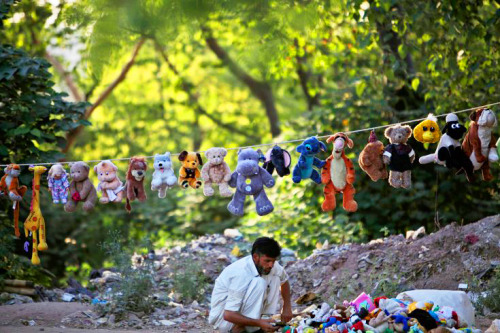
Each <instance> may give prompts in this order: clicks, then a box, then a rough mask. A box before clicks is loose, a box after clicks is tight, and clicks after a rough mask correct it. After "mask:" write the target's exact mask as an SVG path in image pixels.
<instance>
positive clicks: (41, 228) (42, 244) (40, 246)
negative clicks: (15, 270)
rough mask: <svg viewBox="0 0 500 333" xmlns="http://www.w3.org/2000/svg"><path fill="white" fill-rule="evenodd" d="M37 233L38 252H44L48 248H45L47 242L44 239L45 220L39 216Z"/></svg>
mask: <svg viewBox="0 0 500 333" xmlns="http://www.w3.org/2000/svg"><path fill="white" fill-rule="evenodd" d="M38 228H39V229H38V231H39V233H40V243H39V244H38V251H45V250H47V249H48V248H49V247H48V246H47V241H46V239H45V236H46V232H45V219H44V218H43V216H42V215H40V225H39V226H38Z"/></svg>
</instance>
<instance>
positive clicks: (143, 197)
mask: <svg viewBox="0 0 500 333" xmlns="http://www.w3.org/2000/svg"><path fill="white" fill-rule="evenodd" d="M146 199H147V195H146V191H145V190H144V186H139V188H138V189H137V200H139V202H144V201H146Z"/></svg>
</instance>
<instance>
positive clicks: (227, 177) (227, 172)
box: [222, 162, 231, 182]
mask: <svg viewBox="0 0 500 333" xmlns="http://www.w3.org/2000/svg"><path fill="white" fill-rule="evenodd" d="M222 163H223V165H224V181H225V182H228V181H230V180H231V169H229V165H227V163H226V162H222Z"/></svg>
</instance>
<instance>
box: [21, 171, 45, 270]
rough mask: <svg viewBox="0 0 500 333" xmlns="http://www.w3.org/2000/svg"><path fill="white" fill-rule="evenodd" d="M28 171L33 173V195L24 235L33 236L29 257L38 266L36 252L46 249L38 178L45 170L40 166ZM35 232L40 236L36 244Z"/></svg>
mask: <svg viewBox="0 0 500 333" xmlns="http://www.w3.org/2000/svg"><path fill="white" fill-rule="evenodd" d="M29 170H30V171H33V172H34V177H33V195H32V198H31V206H30V214H29V215H28V217H27V218H26V221H24V234H25V236H26V237H28V235H29V233H30V232H31V234H32V236H33V251H32V255H31V263H32V264H33V265H40V258H39V257H38V251H45V250H47V249H48V246H47V241H46V238H45V237H46V230H45V220H44V219H43V216H42V211H41V210H40V176H41V175H42V173H44V172H45V171H47V168H46V167H44V166H41V165H38V166H30V167H29ZM37 232H38V234H40V242H38V237H37Z"/></svg>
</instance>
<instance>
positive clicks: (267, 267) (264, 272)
mask: <svg viewBox="0 0 500 333" xmlns="http://www.w3.org/2000/svg"><path fill="white" fill-rule="evenodd" d="M280 254H281V247H280V246H279V244H278V242H276V241H275V240H274V239H272V238H269V237H260V238H258V239H257V240H256V241H255V242H254V243H253V246H252V255H249V256H247V257H245V258H242V259H240V260H238V261H236V262H234V263H232V264H231V265H229V266H228V267H226V268H225V269H224V270H223V271H222V273H221V274H220V275H219V277H218V278H217V280H216V281H215V286H214V290H213V292H212V303H211V306H210V307H211V308H210V316H209V318H208V321H209V323H210V324H212V325H214V327H215V328H217V329H219V331H220V332H221V333H226V332H230V333H240V332H274V331H276V330H278V327H277V326H274V325H272V323H273V322H274V320H272V319H263V318H262V317H263V316H267V317H268V318H269V317H270V316H272V315H273V314H275V313H276V312H277V310H279V309H278V302H279V291H280V290H281V296H282V298H283V309H282V311H281V320H282V321H283V322H288V321H289V320H290V319H292V304H291V302H290V284H289V283H288V275H287V274H286V272H285V270H284V269H283V267H281V265H280V264H279V263H277V262H276V259H277V258H278V257H279V256H280Z"/></svg>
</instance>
